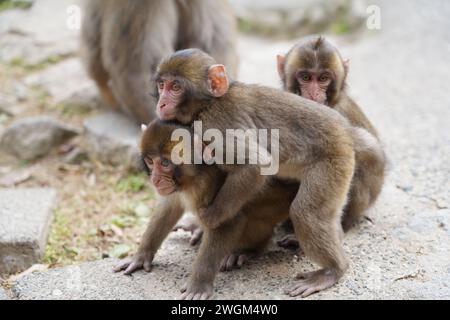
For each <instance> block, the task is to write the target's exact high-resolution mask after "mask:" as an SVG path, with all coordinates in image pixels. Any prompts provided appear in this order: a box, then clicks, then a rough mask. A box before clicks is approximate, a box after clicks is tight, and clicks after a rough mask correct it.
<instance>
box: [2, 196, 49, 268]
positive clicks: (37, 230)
mask: <svg viewBox="0 0 450 320" xmlns="http://www.w3.org/2000/svg"><path fill="white" fill-rule="evenodd" d="M55 202H56V192H55V190H53V189H0V221H1V223H0V274H10V273H17V272H21V271H23V270H25V269H27V268H29V267H30V266H32V265H33V264H36V263H37V262H39V259H40V258H41V256H42V254H43V252H44V248H45V244H46V242H47V234H48V229H49V224H50V220H51V216H52V208H53V206H54V205H55Z"/></svg>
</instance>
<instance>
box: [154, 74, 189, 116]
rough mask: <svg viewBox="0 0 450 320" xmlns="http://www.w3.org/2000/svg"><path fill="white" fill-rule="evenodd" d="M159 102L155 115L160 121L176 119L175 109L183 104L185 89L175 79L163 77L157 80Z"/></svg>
mask: <svg viewBox="0 0 450 320" xmlns="http://www.w3.org/2000/svg"><path fill="white" fill-rule="evenodd" d="M157 86H158V94H159V100H158V104H157V105H156V114H157V115H158V117H159V118H160V119H162V120H173V119H175V118H176V108H177V106H178V105H180V104H181V103H182V102H183V99H184V96H185V92H186V88H185V87H184V86H183V85H182V84H181V81H180V80H179V79H177V78H175V77H171V76H165V77H160V78H159V79H158V80H157Z"/></svg>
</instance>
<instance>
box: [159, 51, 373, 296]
mask: <svg viewBox="0 0 450 320" xmlns="http://www.w3.org/2000/svg"><path fill="white" fill-rule="evenodd" d="M155 82H156V85H157V87H158V93H159V101H158V104H157V109H156V113H157V115H158V117H159V118H161V119H163V120H176V121H178V122H180V123H182V124H192V123H193V122H194V121H195V120H197V121H201V123H202V126H203V130H209V129H216V130H219V131H220V132H221V133H222V134H223V136H226V134H227V130H228V129H235V130H236V129H241V130H244V131H246V130H248V129H255V130H257V129H269V130H272V129H277V130H279V131H278V133H279V139H278V141H275V142H274V143H272V142H271V141H267V146H268V148H267V150H271V151H272V153H273V152H274V150H278V151H279V157H277V155H278V154H276V155H275V156H274V157H272V160H273V161H272V162H275V163H276V164H277V165H278V166H279V170H278V171H277V172H276V177H277V178H282V179H289V180H293V181H296V182H300V181H301V184H300V187H299V189H298V192H297V194H296V196H295V198H294V200H293V201H292V203H291V206H290V208H289V217H290V219H291V220H292V222H293V225H294V229H295V232H296V235H297V237H298V240H299V241H300V243H302V249H303V251H304V252H305V254H306V255H307V256H309V257H310V258H312V259H313V260H314V261H316V262H317V263H319V264H320V266H321V267H322V268H321V269H320V270H318V271H314V272H309V273H304V274H301V275H299V277H298V278H299V279H300V280H298V281H296V282H295V283H294V284H293V285H292V286H291V287H290V288H289V289H288V290H287V292H288V294H290V295H291V296H297V295H302V296H303V297H305V296H308V295H310V294H312V293H314V292H317V291H320V290H323V289H326V288H329V287H330V286H332V285H334V284H335V283H336V282H337V281H338V279H339V278H340V277H342V275H343V274H344V272H345V270H346V269H347V267H348V260H347V258H346V255H345V252H344V250H343V246H342V240H341V239H342V227H341V213H342V209H343V207H344V205H345V204H346V200H347V194H348V191H349V189H350V182H351V179H352V176H353V171H354V161H355V152H354V150H355V149H358V150H359V149H361V150H366V153H372V152H378V150H374V149H373V147H374V146H373V144H371V143H370V142H366V141H365V138H366V137H367V134H366V133H367V132H366V131H365V130H363V129H355V128H353V127H351V126H350V125H349V123H348V121H347V120H346V119H345V118H344V117H343V116H341V115H340V114H339V113H338V112H336V111H334V110H332V109H330V108H327V107H326V106H323V105H320V104H318V103H316V102H314V101H310V100H308V99H304V98H302V97H299V96H297V95H294V94H291V93H288V92H282V91H280V90H276V89H272V88H268V87H263V86H258V85H247V84H243V83H239V82H236V81H230V80H229V78H228V74H227V72H226V69H225V66H223V65H221V64H217V63H216V61H215V60H214V59H213V58H212V57H211V56H209V55H208V54H206V53H204V52H203V51H201V50H198V49H186V50H182V51H178V52H175V53H174V54H172V55H171V56H170V57H169V58H168V59H166V60H165V61H163V62H162V63H161V64H160V65H159V67H158V69H157V73H156V77H155ZM277 147H278V149H277ZM224 150H225V152H229V151H230V150H226V148H224ZM231 156H233V157H234V160H235V162H234V163H237V161H236V158H237V155H236V153H235V152H234V151H233V153H232V154H231ZM218 167H219V168H220V169H221V170H223V171H224V172H226V173H227V175H226V178H225V180H224V183H223V184H222V185H221V187H220V190H219V191H218V193H217V195H216V197H215V198H214V200H213V201H212V203H211V204H210V205H209V206H208V207H207V208H206V209H205V210H201V211H200V213H199V216H200V219H201V221H202V223H203V224H204V225H205V226H206V227H207V228H208V229H215V228H220V227H225V226H227V225H229V224H228V222H229V221H232V220H233V219H236V217H238V216H239V214H238V213H239V212H240V210H241V209H242V207H243V206H244V205H246V204H248V203H249V202H250V201H251V200H253V199H254V198H255V197H256V196H257V195H258V194H259V193H260V192H261V191H262V190H264V188H265V187H266V186H267V182H268V179H269V178H268V177H267V176H265V175H261V172H260V170H261V166H260V165H258V164H257V165H253V164H244V165H239V164H235V165H230V164H226V165H221V164H218Z"/></svg>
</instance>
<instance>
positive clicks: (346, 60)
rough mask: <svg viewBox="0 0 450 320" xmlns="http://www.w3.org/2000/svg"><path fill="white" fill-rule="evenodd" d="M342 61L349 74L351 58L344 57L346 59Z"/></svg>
mask: <svg viewBox="0 0 450 320" xmlns="http://www.w3.org/2000/svg"><path fill="white" fill-rule="evenodd" d="M342 63H343V64H344V70H345V74H347V73H348V69H349V68H350V59H344V61H342Z"/></svg>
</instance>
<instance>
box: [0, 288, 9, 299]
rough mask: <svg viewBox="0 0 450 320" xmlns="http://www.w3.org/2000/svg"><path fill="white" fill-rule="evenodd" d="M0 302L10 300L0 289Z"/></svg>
mask: <svg viewBox="0 0 450 320" xmlns="http://www.w3.org/2000/svg"><path fill="white" fill-rule="evenodd" d="M0 300H10V298H9V295H8V294H7V293H6V290H5V289H3V288H2V287H0Z"/></svg>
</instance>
